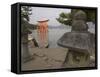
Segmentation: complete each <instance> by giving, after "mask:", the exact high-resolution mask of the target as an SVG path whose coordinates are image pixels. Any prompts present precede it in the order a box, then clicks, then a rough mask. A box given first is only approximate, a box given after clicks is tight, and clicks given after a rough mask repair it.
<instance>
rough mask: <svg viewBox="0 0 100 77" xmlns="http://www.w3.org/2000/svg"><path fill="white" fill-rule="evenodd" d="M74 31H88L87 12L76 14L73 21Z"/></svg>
mask: <svg viewBox="0 0 100 77" xmlns="http://www.w3.org/2000/svg"><path fill="white" fill-rule="evenodd" d="M72 31H80V32H84V31H85V32H86V31H88V26H87V24H86V14H85V12H83V11H78V12H76V14H75V15H74V17H73V20H72Z"/></svg>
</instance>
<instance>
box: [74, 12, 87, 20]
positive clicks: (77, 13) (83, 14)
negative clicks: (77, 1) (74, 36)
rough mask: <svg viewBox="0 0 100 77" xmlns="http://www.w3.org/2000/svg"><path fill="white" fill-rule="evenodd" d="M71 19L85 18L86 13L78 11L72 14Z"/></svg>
mask: <svg viewBox="0 0 100 77" xmlns="http://www.w3.org/2000/svg"><path fill="white" fill-rule="evenodd" d="M73 20H84V21H85V20H86V13H85V12H83V11H81V10H80V11H78V12H76V14H74V17H73Z"/></svg>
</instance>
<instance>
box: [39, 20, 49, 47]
mask: <svg viewBox="0 0 100 77" xmlns="http://www.w3.org/2000/svg"><path fill="white" fill-rule="evenodd" d="M48 21H49V20H48V19H46V18H43V19H40V20H38V21H37V22H38V26H37V32H38V41H39V47H40V48H46V47H48Z"/></svg>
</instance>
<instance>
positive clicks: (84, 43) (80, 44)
mask: <svg viewBox="0 0 100 77" xmlns="http://www.w3.org/2000/svg"><path fill="white" fill-rule="evenodd" d="M91 37H92V38H91ZM93 37H94V35H93V34H91V33H87V32H85V33H79V32H68V33H65V34H64V35H63V36H62V37H61V38H60V39H59V40H58V45H60V46H62V47H66V48H69V49H73V50H74V51H75V50H80V52H84V50H86V51H89V49H91V48H94V47H95V40H94V39H93ZM82 50H83V51H82ZM84 53H85V52H84Z"/></svg>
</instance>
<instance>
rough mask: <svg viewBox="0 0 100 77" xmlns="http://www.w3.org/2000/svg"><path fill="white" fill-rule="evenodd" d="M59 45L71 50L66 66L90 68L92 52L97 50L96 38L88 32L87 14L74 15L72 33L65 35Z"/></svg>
mask: <svg viewBox="0 0 100 77" xmlns="http://www.w3.org/2000/svg"><path fill="white" fill-rule="evenodd" d="M57 43H58V45H59V46H62V47H65V48H68V49H69V51H68V54H67V55H66V59H65V62H64V65H66V66H67V65H68V66H70V67H87V66H89V63H90V54H91V51H92V50H94V49H95V36H94V34H92V33H90V32H88V26H87V24H86V14H85V12H83V11H81V10H80V11H78V12H76V13H75V14H74V16H73V20H72V31H71V32H67V33H65V34H64V35H63V36H62V37H61V38H60V39H59V40H58V42H57Z"/></svg>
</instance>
